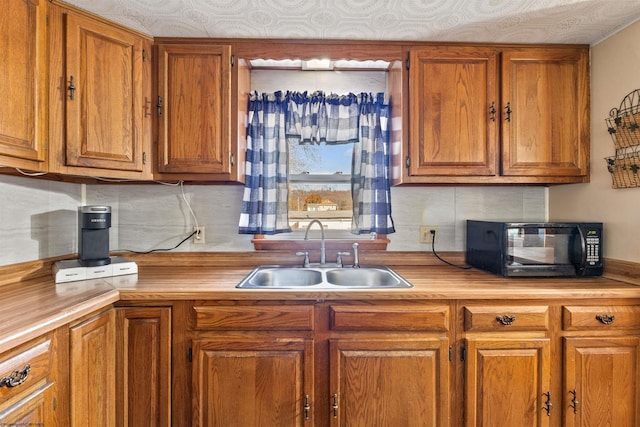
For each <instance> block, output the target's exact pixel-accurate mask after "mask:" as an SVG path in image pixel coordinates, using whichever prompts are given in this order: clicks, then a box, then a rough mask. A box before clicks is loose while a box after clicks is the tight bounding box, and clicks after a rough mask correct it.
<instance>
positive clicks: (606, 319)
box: [596, 314, 616, 325]
mask: <svg viewBox="0 0 640 427" xmlns="http://www.w3.org/2000/svg"><path fill="white" fill-rule="evenodd" d="M596 319H597V320H598V321H599V322H600V323H602V324H603V325H611V324H612V323H613V321H614V320H616V316H614V315H612V314H596Z"/></svg>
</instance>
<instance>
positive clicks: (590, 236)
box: [586, 230, 600, 265]
mask: <svg viewBox="0 0 640 427" xmlns="http://www.w3.org/2000/svg"><path fill="white" fill-rule="evenodd" d="M586 243H587V264H588V265H597V264H599V263H600V232H599V230H587V236H586Z"/></svg>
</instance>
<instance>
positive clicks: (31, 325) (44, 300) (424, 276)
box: [0, 265, 640, 353]
mask: <svg viewBox="0 0 640 427" xmlns="http://www.w3.org/2000/svg"><path fill="white" fill-rule="evenodd" d="M393 268H394V270H395V271H396V272H397V273H399V274H400V275H402V276H403V277H404V278H405V279H407V280H408V281H409V282H411V283H412V284H413V285H414V288H412V289H384V290H369V289H368V290H344V291H306V290H302V291H291V290H270V291H269V290H267V291H263V290H253V289H237V288H236V287H235V286H236V285H237V284H238V283H239V282H240V281H241V280H242V279H243V278H244V277H245V276H246V275H247V274H249V272H250V271H251V270H252V269H253V267H252V266H250V267H238V266H237V265H231V266H229V267H221V266H215V267H211V266H208V267H202V266H194V265H187V266H183V267H175V266H157V265H141V266H140V267H139V273H138V274H137V275H129V276H119V277H113V278H109V279H94V280H87V281H80V282H70V283H62V284H57V285H56V284H55V283H54V282H53V278H52V277H41V278H39V279H30V280H25V281H20V282H16V283H11V284H6V285H3V286H1V287H0V304H2V315H1V317H0V353H2V352H4V351H6V350H8V349H10V348H12V347H15V346H16V345H19V344H21V343H23V342H26V341H28V340H30V339H32V338H35V337H37V336H38V335H40V334H43V333H45V332H47V331H50V330H52V329H55V328H57V327H60V326H63V325H65V324H68V323H71V322H73V321H74V320H76V319H79V318H80V317H82V316H85V315H87V314H90V313H92V312H94V311H97V310H100V309H101V308H103V307H106V306H108V305H109V304H113V303H115V302H117V301H120V300H121V301H150V300H190V299H194V300H204V299H234V300H255V299H259V300H291V299H298V300H318V299H323V300H332V299H333V300H341V299H342V300H345V299H350V300H355V299H377V300H405V299H409V300H416V299H424V300H432V299H439V300H455V299H491V300H516V299H569V300H572V299H576V298H581V299H589V298H625V299H626V298H640V286H636V285H633V284H629V283H625V282H619V281H615V280H611V279H606V278H602V277H597V278H558V279H549V278H503V277H499V276H495V275H493V274H489V273H485V272H481V271H478V270H475V269H474V270H460V269H456V268H453V267H448V266H424V267H420V266H394V267H393Z"/></svg>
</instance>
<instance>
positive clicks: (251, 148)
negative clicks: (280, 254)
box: [239, 92, 291, 234]
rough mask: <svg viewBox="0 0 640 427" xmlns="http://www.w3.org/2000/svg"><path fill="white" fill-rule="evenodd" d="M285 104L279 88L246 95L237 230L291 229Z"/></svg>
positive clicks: (266, 230) (263, 231)
mask: <svg viewBox="0 0 640 427" xmlns="http://www.w3.org/2000/svg"><path fill="white" fill-rule="evenodd" d="M286 107H287V101H286V96H284V95H283V93H282V92H276V93H273V94H261V95H258V94H257V93H252V94H251V95H250V96H249V108H248V110H249V111H248V122H247V154H246V178H245V188H244V195H243V198H242V210H241V213H240V224H239V232H240V234H277V233H284V232H289V231H291V229H290V228H289V221H288V202H287V199H288V187H287V170H288V155H287V152H288V151H287V141H286V136H285V123H286V120H285V116H286Z"/></svg>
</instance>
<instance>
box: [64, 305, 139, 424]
mask: <svg viewBox="0 0 640 427" xmlns="http://www.w3.org/2000/svg"><path fill="white" fill-rule="evenodd" d="M115 317H116V316H115V311H114V309H109V310H107V311H104V312H102V313H99V314H97V315H95V316H93V317H91V318H89V319H86V320H84V321H82V322H81V323H79V324H76V325H72V326H71V327H70V328H69V341H70V347H69V348H70V377H69V392H70V397H71V422H70V425H71V426H73V427H75V426H78V427H80V426H83V427H84V426H96V427H98V426H115V425H116V419H115V415H116V411H115V403H116V394H115V392H116V378H115V375H116V374H115V368H116V321H115ZM139 404H145V405H146V404H148V403H147V402H144V403H143V402H140V403H139Z"/></svg>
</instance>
